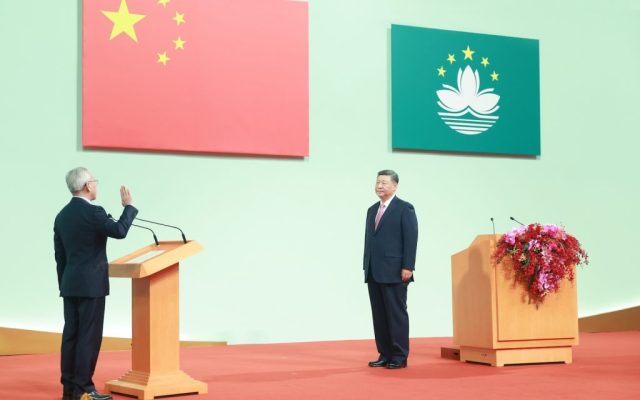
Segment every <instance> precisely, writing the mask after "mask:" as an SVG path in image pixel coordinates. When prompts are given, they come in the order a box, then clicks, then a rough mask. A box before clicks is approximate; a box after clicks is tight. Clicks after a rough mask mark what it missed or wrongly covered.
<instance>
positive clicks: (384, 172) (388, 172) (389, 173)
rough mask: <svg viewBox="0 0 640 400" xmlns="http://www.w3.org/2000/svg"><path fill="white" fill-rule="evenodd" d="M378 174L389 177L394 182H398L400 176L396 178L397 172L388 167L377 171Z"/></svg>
mask: <svg viewBox="0 0 640 400" xmlns="http://www.w3.org/2000/svg"><path fill="white" fill-rule="evenodd" d="M380 175H382V176H389V177H391V180H392V181H394V182H395V183H396V184H397V183H399V182H400V178H398V174H396V171H393V170H390V169H383V170H382V171H380V172H378V176H380Z"/></svg>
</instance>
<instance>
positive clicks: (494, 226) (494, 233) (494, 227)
mask: <svg viewBox="0 0 640 400" xmlns="http://www.w3.org/2000/svg"><path fill="white" fill-rule="evenodd" d="M491 225H493V236H495V235H496V223H495V222H493V217H491Z"/></svg>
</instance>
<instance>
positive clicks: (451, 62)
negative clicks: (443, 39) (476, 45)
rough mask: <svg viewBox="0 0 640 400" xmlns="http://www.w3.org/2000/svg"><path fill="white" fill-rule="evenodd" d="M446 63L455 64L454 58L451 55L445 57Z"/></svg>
mask: <svg viewBox="0 0 640 400" xmlns="http://www.w3.org/2000/svg"><path fill="white" fill-rule="evenodd" d="M447 61H449V64H453V63H454V62H456V56H454V55H453V54H449V57H447Z"/></svg>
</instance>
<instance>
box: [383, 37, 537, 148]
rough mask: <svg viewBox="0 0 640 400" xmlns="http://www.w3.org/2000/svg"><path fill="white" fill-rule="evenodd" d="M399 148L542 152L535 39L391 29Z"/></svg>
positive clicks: (395, 140)
mask: <svg viewBox="0 0 640 400" xmlns="http://www.w3.org/2000/svg"><path fill="white" fill-rule="evenodd" d="M391 85H392V94H391V101H392V146H393V148H394V149H413V150H431V151H448V152H470V153H494V154H513V155H529V156H535V155H540V72H539V45H538V41H537V40H533V39H521V38H514V37H507V36H495V35H486V34H479V33H468V32H458V31H447V30H440V29H428V28H418V27H411V26H403V25H392V26H391Z"/></svg>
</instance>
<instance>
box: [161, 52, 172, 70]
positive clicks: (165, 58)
mask: <svg viewBox="0 0 640 400" xmlns="http://www.w3.org/2000/svg"><path fill="white" fill-rule="evenodd" d="M169 60H171V59H170V58H169V57H168V56H167V52H166V51H165V52H164V53H158V63H159V64H162V65H164V66H165V67H166V66H167V61H169Z"/></svg>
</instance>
